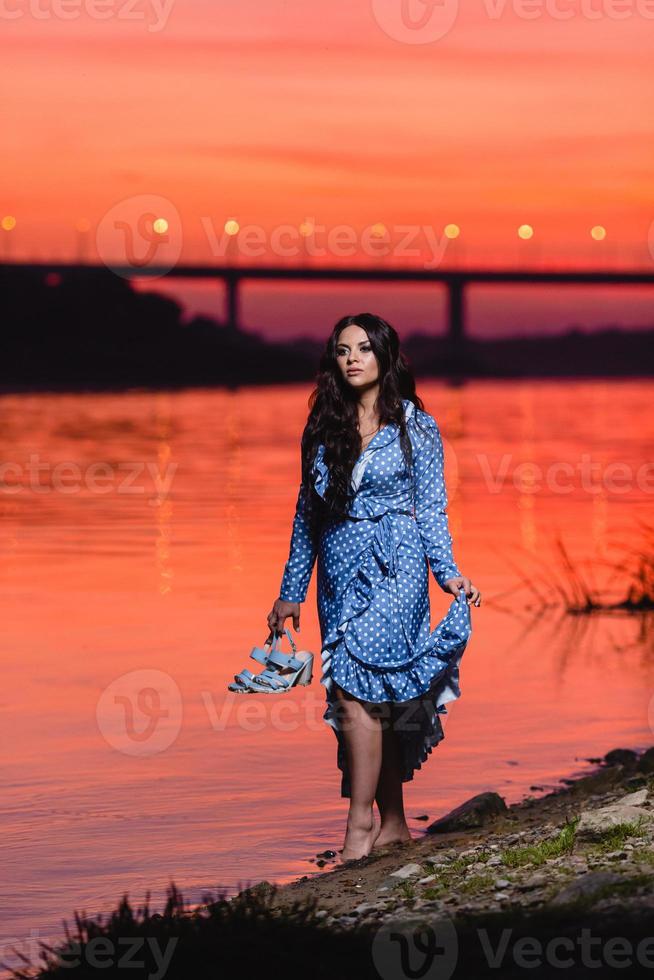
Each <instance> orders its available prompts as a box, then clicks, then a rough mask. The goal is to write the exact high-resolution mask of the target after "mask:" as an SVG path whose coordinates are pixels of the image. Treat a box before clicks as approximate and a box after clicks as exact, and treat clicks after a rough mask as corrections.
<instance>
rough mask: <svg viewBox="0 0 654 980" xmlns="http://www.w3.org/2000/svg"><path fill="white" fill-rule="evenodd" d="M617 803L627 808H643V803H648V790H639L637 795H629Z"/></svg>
mask: <svg viewBox="0 0 654 980" xmlns="http://www.w3.org/2000/svg"><path fill="white" fill-rule="evenodd" d="M617 802H618V803H620V804H626V805H627V806H642V805H643V803H647V790H646V789H639V790H637V791H636V792H635V793H628V794H627V796H623V797H621V799H619V800H618V801H617Z"/></svg>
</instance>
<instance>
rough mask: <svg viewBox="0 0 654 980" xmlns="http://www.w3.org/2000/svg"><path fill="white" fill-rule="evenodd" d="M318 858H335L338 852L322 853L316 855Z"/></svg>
mask: <svg viewBox="0 0 654 980" xmlns="http://www.w3.org/2000/svg"><path fill="white" fill-rule="evenodd" d="M316 857H317V858H335V857H336V851H321V852H320V854H316Z"/></svg>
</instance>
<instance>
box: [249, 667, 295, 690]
mask: <svg viewBox="0 0 654 980" xmlns="http://www.w3.org/2000/svg"><path fill="white" fill-rule="evenodd" d="M254 682H255V684H263V685H265V686H266V687H272V688H274V689H275V690H279V689H281V688H282V687H286V686H287V681H286V680H285V678H283V677H281V675H280V674H278V673H276V672H275V671H274V670H262V671H261V673H260V674H257V676H256V677H255V678H254Z"/></svg>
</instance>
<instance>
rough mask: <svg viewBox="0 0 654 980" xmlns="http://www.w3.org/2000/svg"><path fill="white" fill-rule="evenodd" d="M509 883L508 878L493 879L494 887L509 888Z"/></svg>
mask: <svg viewBox="0 0 654 980" xmlns="http://www.w3.org/2000/svg"><path fill="white" fill-rule="evenodd" d="M510 885H511V882H510V881H509V880H508V878H498V879H497V880H496V881H495V887H496V888H509V887H510Z"/></svg>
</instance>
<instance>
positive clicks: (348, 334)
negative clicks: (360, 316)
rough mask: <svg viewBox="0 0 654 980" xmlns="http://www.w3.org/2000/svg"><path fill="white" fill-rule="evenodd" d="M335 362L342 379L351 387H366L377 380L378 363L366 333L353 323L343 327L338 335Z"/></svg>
mask: <svg viewBox="0 0 654 980" xmlns="http://www.w3.org/2000/svg"><path fill="white" fill-rule="evenodd" d="M336 363H337V364H338V366H339V368H340V370H341V371H342V373H343V378H344V380H345V381H346V382H347V384H349V385H351V386H352V387H353V388H367V387H369V386H370V385H371V384H375V383H376V382H377V381H379V364H378V363H377V358H376V357H375V355H374V353H373V350H372V347H371V345H370V341H369V340H368V334H367V333H366V331H365V330H364V329H363V327H359V326H357V324H355V323H353V324H351V325H350V326H349V327H345V329H344V330H341V332H340V334H339V335H338V343H337V344H336Z"/></svg>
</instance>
